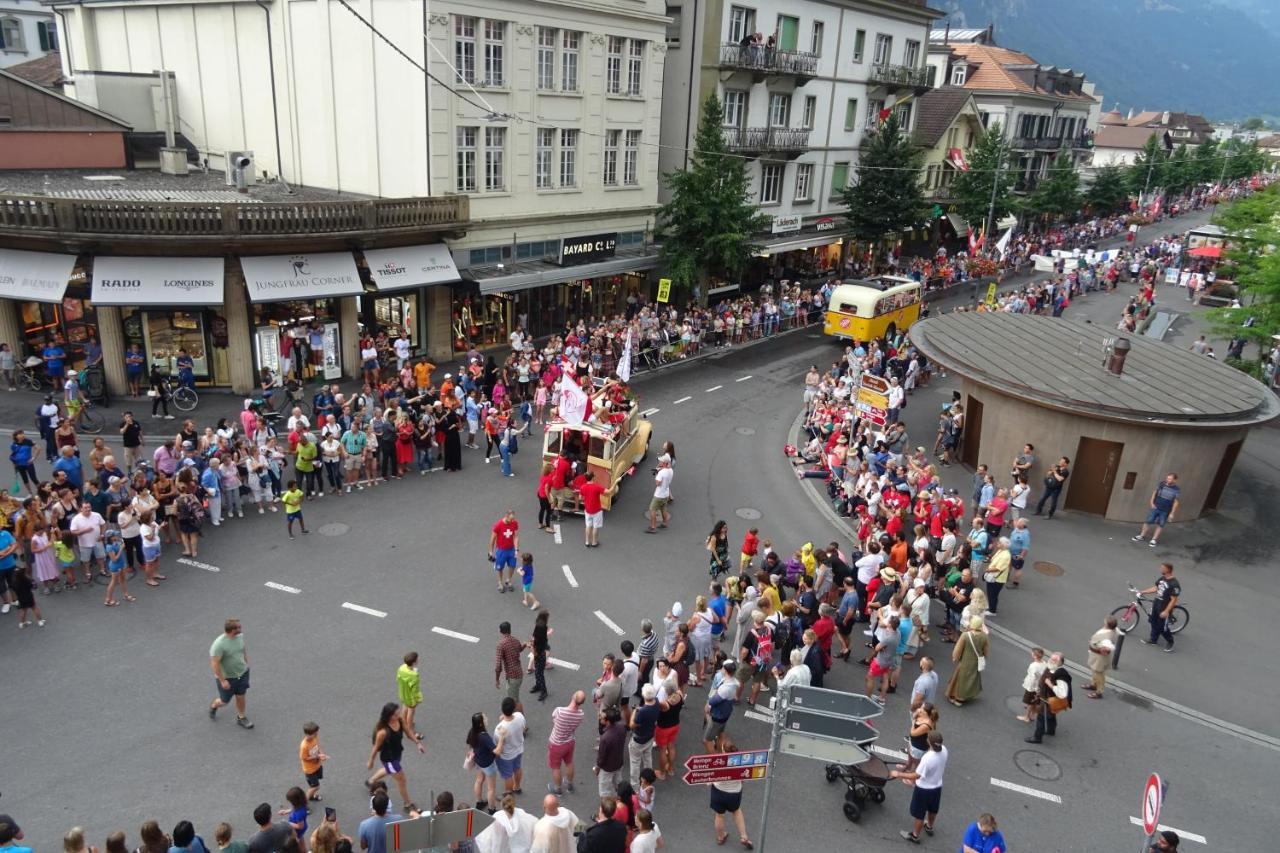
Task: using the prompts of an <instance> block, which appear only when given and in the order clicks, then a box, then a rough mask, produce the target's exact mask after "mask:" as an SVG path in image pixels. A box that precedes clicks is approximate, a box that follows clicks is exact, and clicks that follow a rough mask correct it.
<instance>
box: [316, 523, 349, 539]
mask: <svg viewBox="0 0 1280 853" xmlns="http://www.w3.org/2000/svg"><path fill="white" fill-rule="evenodd" d="M350 529H351V525H349V524H343V523H342V522H341V521H332V522H330V523H328V524H322V525H320V527H319V528H317V530H318V532H319V533H320V535H321V536H341V535H342V534H344V533H346V532H347V531H348V530H350Z"/></svg>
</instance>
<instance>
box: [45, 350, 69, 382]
mask: <svg viewBox="0 0 1280 853" xmlns="http://www.w3.org/2000/svg"><path fill="white" fill-rule="evenodd" d="M41 357H43V358H44V369H45V372H46V373H48V374H49V378H50V379H53V380H58V381H57V382H55V387H56V386H57V385H59V384H61V380H62V376H63V374H64V373H65V367H64V362H65V361H66V358H67V353H66V350H64V349H63V348H62V344H61V343H60V342H59V341H58V339H57V338H54V339H53V340H52V341H50V342H49V343H48V344H46V345H45V348H44V351H43V352H41Z"/></svg>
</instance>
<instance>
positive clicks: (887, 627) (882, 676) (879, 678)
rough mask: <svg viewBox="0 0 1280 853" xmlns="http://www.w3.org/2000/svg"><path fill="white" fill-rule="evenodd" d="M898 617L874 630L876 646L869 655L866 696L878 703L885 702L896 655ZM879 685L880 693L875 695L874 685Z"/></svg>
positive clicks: (894, 616) (891, 617)
mask: <svg viewBox="0 0 1280 853" xmlns="http://www.w3.org/2000/svg"><path fill="white" fill-rule="evenodd" d="M898 637H899V635H898V617H897V615H893V616H890V617H889V621H888V623H886V624H883V625H881V626H879V627H878V628H876V645H875V648H874V649H872V651H871V653H872V655H874V657H872V659H871V668H870V669H869V670H867V685H866V687H867V695H868V696H870V697H871V698H872V699H874V700H876V701H877V702H879V703H880V704H881V705H883V704H884V702H885V693H886V692H887V691H888V689H889V677H890V676H891V675H892V674H893V670H894V658H896V657H897V655H898ZM877 682H879V684H880V693H879V695H876V690H875V686H876V683H877Z"/></svg>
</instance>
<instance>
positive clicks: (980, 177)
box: [951, 124, 1018, 232]
mask: <svg viewBox="0 0 1280 853" xmlns="http://www.w3.org/2000/svg"><path fill="white" fill-rule="evenodd" d="M965 159H966V160H967V161H968V163H969V170H968V171H966V172H957V173H956V175H955V178H954V179H952V181H951V194H952V196H953V197H954V198H955V204H954V205H953V206H954V208H955V211H956V213H958V214H959V215H960V216H961V217H963V218H964V219H965V220H967V221H968V222H969V223H970V224H972V225H973V228H974V231H975V232H976V231H979V230H981V229H982V224H983V223H985V222H986V221H987V212H988V210H989V209H990V207H991V192H992V189H993V187H994V189H995V197H996V202H995V217H994V221H995V222H999V221H1000V220H1001V219H1004V218H1005V217H1006V216H1008V215H1009V214H1010V213H1012V212H1014V211H1015V210H1016V209H1017V203H1018V202H1017V199H1016V198H1014V196H1013V193H1012V189H1013V182H1014V180H1015V179H1016V178H1017V173H1016V171H1015V170H1014V169H1013V168H1012V165H1013V155H1012V152H1011V151H1010V150H1009V149H1007V148H1006V147H1005V145H1004V128H1002V127H1001V126H1000V125H999V124H994V125H992V126H991V127H989V128H987V130H986V132H985V133H983V134H982V135H981V136H979V137H978V138H977V139H976V140H974V143H973V147H972V148H970V149H969V150H968V151H967V152H966V153H965ZM997 167H999V175H998V177H997Z"/></svg>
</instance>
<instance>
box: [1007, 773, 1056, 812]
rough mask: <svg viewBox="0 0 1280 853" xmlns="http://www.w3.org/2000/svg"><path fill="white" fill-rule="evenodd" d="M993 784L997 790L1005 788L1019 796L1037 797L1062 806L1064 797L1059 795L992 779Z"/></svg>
mask: <svg viewBox="0 0 1280 853" xmlns="http://www.w3.org/2000/svg"><path fill="white" fill-rule="evenodd" d="M991 784H992V785H995V786H996V787H997V788H1004V789H1005V790H1006V791H1014V792H1016V793H1019V794H1026V795H1027V796H1028V797H1036V798H1037V799H1041V800H1048V801H1049V802H1051V803H1057V804H1058V805H1062V797H1059V796H1058V795H1057V794H1050V793H1049V792H1048V791H1038V790H1036V789H1035V788H1028V787H1027V786H1026V785H1019V784H1017V783H1016V782H1006V781H1004V780H1003V779H997V778H996V777H994V776H992V777H991Z"/></svg>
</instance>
